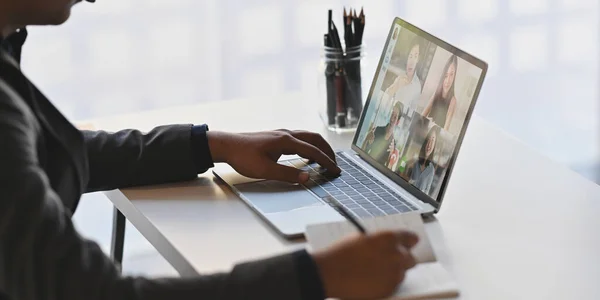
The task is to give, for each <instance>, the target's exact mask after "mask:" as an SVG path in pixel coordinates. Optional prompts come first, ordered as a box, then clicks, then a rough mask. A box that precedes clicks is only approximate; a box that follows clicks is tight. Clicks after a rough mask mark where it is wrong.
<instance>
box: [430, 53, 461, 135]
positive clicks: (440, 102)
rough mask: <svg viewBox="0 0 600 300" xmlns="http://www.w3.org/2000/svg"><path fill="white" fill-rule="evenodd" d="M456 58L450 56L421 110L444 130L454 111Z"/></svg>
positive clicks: (448, 127) (449, 122)
mask: <svg viewBox="0 0 600 300" xmlns="http://www.w3.org/2000/svg"><path fill="white" fill-rule="evenodd" d="M457 66H458V59H457V57H456V55H452V56H450V58H449V59H448V62H447V63H446V66H445V67H444V71H443V73H442V75H441V77H440V81H439V84H438V86H437V89H436V91H435V93H434V94H433V96H432V98H431V100H430V101H429V104H428V105H427V107H426V108H425V110H423V115H424V116H425V117H428V118H432V119H433V122H435V123H436V124H438V125H439V126H440V127H442V128H444V129H445V130H449V129H450V124H451V122H452V117H453V116H454V112H455V111H456V97H455V95H454V82H455V79H456V71H457Z"/></svg>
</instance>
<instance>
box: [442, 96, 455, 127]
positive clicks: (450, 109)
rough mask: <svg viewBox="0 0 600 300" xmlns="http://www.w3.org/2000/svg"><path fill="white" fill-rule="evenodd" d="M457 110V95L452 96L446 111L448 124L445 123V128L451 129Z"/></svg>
mask: <svg viewBox="0 0 600 300" xmlns="http://www.w3.org/2000/svg"><path fill="white" fill-rule="evenodd" d="M455 111H456V97H452V99H451V100H450V105H449V106H448V112H447V113H446V124H444V129H445V130H450V125H451V124H452V118H453V117H454V112H455Z"/></svg>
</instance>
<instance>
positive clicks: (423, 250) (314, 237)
mask: <svg viewBox="0 0 600 300" xmlns="http://www.w3.org/2000/svg"><path fill="white" fill-rule="evenodd" d="M360 222H362V224H363V226H364V227H365V228H366V229H367V231H370V232H374V231H378V230H401V229H403V230H409V231H412V232H414V233H415V234H416V235H417V236H419V243H418V244H417V245H416V246H415V247H414V248H413V249H412V254H413V256H414V257H415V259H416V261H417V262H418V263H424V262H433V261H435V260H436V259H435V254H434V253H433V248H432V247H431V244H430V242H429V239H428V238H427V233H426V232H425V225H424V224H423V219H422V218H421V215H420V214H419V213H410V214H398V215H389V216H381V217H375V218H369V219H364V220H361V221H360ZM356 232H357V229H356V228H355V227H354V226H353V225H352V224H351V223H350V222H347V221H343V222H334V223H324V224H316V225H310V226H308V227H307V228H306V239H307V240H308V242H309V244H310V246H311V248H312V249H313V250H320V249H323V248H326V247H328V246H330V245H332V244H333V243H335V242H336V241H338V240H340V239H342V238H344V237H346V236H348V235H350V234H355V233H356Z"/></svg>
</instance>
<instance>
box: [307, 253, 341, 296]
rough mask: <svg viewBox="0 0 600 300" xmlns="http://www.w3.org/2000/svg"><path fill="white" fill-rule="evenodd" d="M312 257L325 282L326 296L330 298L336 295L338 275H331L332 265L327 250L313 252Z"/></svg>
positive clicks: (322, 280) (322, 281)
mask: <svg viewBox="0 0 600 300" xmlns="http://www.w3.org/2000/svg"><path fill="white" fill-rule="evenodd" d="M311 256H312V258H313V260H314V262H315V265H316V266H317V270H318V272H319V276H320V277H321V283H322V284H323V291H324V292H325V297H326V298H330V297H333V295H336V291H335V289H336V287H335V286H336V283H335V281H336V278H335V277H336V276H332V275H331V271H330V270H331V267H330V266H329V259H328V255H327V253H326V252H316V253H313V254H312V255H311Z"/></svg>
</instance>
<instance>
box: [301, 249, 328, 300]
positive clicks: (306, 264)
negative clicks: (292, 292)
mask: <svg viewBox="0 0 600 300" xmlns="http://www.w3.org/2000/svg"><path fill="white" fill-rule="evenodd" d="M293 255H294V261H295V263H296V269H297V270H298V281H299V286H300V294H301V296H302V299H303V300H323V299H325V290H324V288H323V283H322V282H321V276H320V275H319V269H318V267H317V265H316V264H315V261H314V260H313V258H312V256H310V254H308V252H306V250H301V251H298V252H294V253H293Z"/></svg>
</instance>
